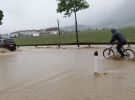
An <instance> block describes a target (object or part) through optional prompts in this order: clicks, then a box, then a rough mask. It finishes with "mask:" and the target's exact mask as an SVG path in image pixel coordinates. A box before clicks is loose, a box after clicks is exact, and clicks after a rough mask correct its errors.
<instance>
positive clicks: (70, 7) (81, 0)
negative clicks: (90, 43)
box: [56, 0, 89, 47]
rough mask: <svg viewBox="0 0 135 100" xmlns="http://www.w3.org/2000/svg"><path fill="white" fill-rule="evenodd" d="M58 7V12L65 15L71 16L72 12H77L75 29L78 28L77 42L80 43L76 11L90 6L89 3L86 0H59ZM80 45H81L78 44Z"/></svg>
mask: <svg viewBox="0 0 135 100" xmlns="http://www.w3.org/2000/svg"><path fill="white" fill-rule="evenodd" d="M57 1H58V8H57V9H56V11H57V13H62V12H65V13H64V15H65V16H64V17H66V16H68V17H70V16H71V14H72V13H74V14H75V30H76V42H77V43H78V42H79V41H78V31H77V17H76V12H78V11H79V10H83V9H87V8H89V4H88V3H87V2H86V0H57ZM78 47H79V45H78Z"/></svg>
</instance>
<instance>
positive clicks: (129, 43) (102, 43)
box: [17, 42, 135, 48]
mask: <svg viewBox="0 0 135 100" xmlns="http://www.w3.org/2000/svg"><path fill="white" fill-rule="evenodd" d="M113 44H116V43H113ZM61 45H76V46H78V45H79V46H80V45H88V46H90V45H108V42H96V43H56V44H55V43H54V44H23V45H17V47H18V48H19V47H20V46H35V47H37V46H58V47H60V46H61ZM126 45H135V42H127V43H126Z"/></svg>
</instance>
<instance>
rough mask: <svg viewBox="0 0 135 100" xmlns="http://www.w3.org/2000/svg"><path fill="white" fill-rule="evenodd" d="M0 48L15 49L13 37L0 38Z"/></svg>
mask: <svg viewBox="0 0 135 100" xmlns="http://www.w3.org/2000/svg"><path fill="white" fill-rule="evenodd" d="M0 48H5V49H8V50H10V51H15V50H16V44H15V42H14V40H13V39H0Z"/></svg>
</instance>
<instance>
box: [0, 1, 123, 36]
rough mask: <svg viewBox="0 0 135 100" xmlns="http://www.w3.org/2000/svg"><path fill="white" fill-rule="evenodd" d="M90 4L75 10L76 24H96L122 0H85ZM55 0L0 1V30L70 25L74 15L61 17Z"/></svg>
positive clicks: (0, 31)
mask: <svg viewBox="0 0 135 100" xmlns="http://www.w3.org/2000/svg"><path fill="white" fill-rule="evenodd" d="M86 1H87V2H88V4H89V5H90V7H89V8H88V9H85V10H82V11H79V12H77V20H78V24H86V25H89V23H90V24H91V25H96V24H98V23H100V22H102V21H103V20H104V19H105V18H107V16H108V15H109V14H110V13H111V12H113V11H114V10H115V9H117V8H118V7H119V6H121V5H122V4H123V3H124V1H125V0H86ZM57 3H58V2H56V0H0V10H2V11H3V13H4V18H3V20H2V22H3V24H2V25H0V33H1V34H5V33H11V32H14V31H19V30H32V29H44V28H48V27H57V26H58V23H57V19H59V21H60V27H64V26H69V25H74V24H75V21H74V14H72V15H71V17H67V18H63V13H61V14H60V13H57V12H56V9H57Z"/></svg>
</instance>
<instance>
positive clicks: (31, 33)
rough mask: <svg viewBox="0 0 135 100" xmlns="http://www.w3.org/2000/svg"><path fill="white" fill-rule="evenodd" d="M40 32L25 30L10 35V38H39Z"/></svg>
mask: <svg viewBox="0 0 135 100" xmlns="http://www.w3.org/2000/svg"><path fill="white" fill-rule="evenodd" d="M39 35H40V32H39V31H38V30H25V31H17V32H12V33H10V37H11V38H13V37H19V36H21V37H25V36H39Z"/></svg>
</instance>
